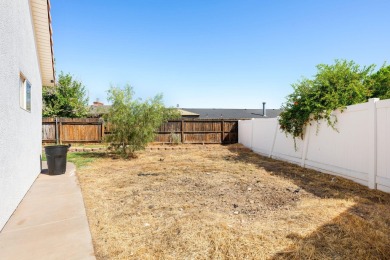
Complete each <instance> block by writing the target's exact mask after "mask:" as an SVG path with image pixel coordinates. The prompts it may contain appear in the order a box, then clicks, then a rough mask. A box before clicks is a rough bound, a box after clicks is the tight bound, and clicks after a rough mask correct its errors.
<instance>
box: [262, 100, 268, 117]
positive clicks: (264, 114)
mask: <svg viewBox="0 0 390 260" xmlns="http://www.w3.org/2000/svg"><path fill="white" fill-rule="evenodd" d="M265 104H266V103H265V102H263V116H267V112H266V111H265Z"/></svg>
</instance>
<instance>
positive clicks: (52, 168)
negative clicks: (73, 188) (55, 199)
mask: <svg viewBox="0 0 390 260" xmlns="http://www.w3.org/2000/svg"><path fill="white" fill-rule="evenodd" d="M68 148H69V146H67V145H53V146H45V153H46V159H47V168H48V170H49V174H50V175H58V174H64V173H65V172H66V155H67V153H68Z"/></svg>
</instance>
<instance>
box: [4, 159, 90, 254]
mask: <svg viewBox="0 0 390 260" xmlns="http://www.w3.org/2000/svg"><path fill="white" fill-rule="evenodd" d="M43 168H46V165H44V166H43ZM75 172H76V169H75V166H74V165H73V164H71V163H68V164H67V171H66V173H65V174H62V175H52V176H51V175H48V174H47V170H43V171H42V173H41V174H40V175H39V176H38V178H37V179H36V180H35V182H34V184H33V185H32V186H31V188H30V190H29V191H28V192H27V194H26V196H25V197H24V199H23V200H22V202H21V203H20V204H19V206H18V208H17V209H16V211H15V212H14V214H13V215H12V217H11V219H10V220H9V221H8V223H7V224H6V225H5V227H4V228H3V230H2V231H1V233H0V259H95V256H94V251H93V246H92V238H91V233H90V230H89V226H88V221H87V216H86V213H85V207H84V202H83V198H82V194H81V190H80V186H79V184H78V181H77V177H76V175H75Z"/></svg>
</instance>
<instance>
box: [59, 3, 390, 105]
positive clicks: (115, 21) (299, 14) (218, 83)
mask: <svg viewBox="0 0 390 260" xmlns="http://www.w3.org/2000/svg"><path fill="white" fill-rule="evenodd" d="M51 6H52V9H51V13H52V19H53V30H54V33H53V37H54V53H55V59H56V70H57V72H60V71H64V72H66V73H68V72H69V73H71V74H72V75H74V76H75V78H77V79H78V80H81V81H82V82H83V83H84V85H85V86H86V88H87V89H88V93H89V98H90V102H92V101H94V100H96V98H99V100H100V101H103V102H106V97H107V93H106V91H107V89H108V88H109V87H110V85H116V86H123V85H125V84H126V83H129V84H130V85H132V86H133V88H134V90H135V92H136V97H141V98H148V97H152V96H154V95H155V94H157V93H163V94H164V101H165V104H166V105H168V106H176V105H177V104H179V105H180V107H188V108H189V107H193V108H259V107H261V103H262V102H263V101H265V102H267V107H268V108H279V107H280V106H281V104H282V103H283V102H284V100H285V97H286V96H287V95H288V94H289V93H291V92H292V88H291V84H292V83H295V82H297V81H298V80H299V79H301V78H302V76H304V77H311V76H313V75H314V74H315V72H316V69H315V66H316V65H317V64H319V63H327V64H329V63H333V61H334V60H335V59H348V60H350V59H352V60H354V61H356V62H357V63H359V64H361V65H369V64H377V65H378V67H379V66H381V65H382V64H383V63H384V62H385V61H388V62H390V15H389V10H390V1H388V0H383V1H379V0H371V1H368V0H367V1H360V0H353V1H352V0H343V1H340V0H326V1H325V0H322V1H320V0H311V1H305V0H300V1H298V0H297V1H287V0H286V1H277V0H275V1H272V0H269V1H261V0H253V1H252V0H122V1H120V0H117V1H107V0H94V1H87V0H84V1H75V0H66V1H64V0H51Z"/></svg>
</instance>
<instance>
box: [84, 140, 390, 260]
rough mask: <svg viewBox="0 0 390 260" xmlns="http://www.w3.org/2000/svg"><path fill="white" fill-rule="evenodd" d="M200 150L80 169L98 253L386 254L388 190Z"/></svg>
mask: <svg viewBox="0 0 390 260" xmlns="http://www.w3.org/2000/svg"><path fill="white" fill-rule="evenodd" d="M200 147H201V148H202V149H195V150H184V151H183V150H167V151H161V150H159V151H148V152H143V153H141V154H140V155H139V157H138V158H137V159H132V160H128V161H126V160H120V159H112V158H110V157H103V158H101V159H98V160H96V161H95V162H94V163H93V164H90V165H89V166H87V167H83V168H81V169H80V170H79V171H78V177H79V180H80V184H81V187H82V190H83V195H84V200H85V204H86V207H87V214H88V218H89V224H90V228H91V232H92V236H93V242H94V246H95V252H96V256H97V258H98V259H386V258H390V194H386V193H383V192H379V191H372V190H368V189H367V188H365V187H363V186H361V185H358V184H355V183H353V182H350V181H348V180H345V179H342V178H338V177H337V178H336V177H334V176H331V175H327V174H322V173H318V172H316V171H312V170H308V169H302V168H300V167H298V166H295V165H292V164H288V163H284V162H280V161H276V160H272V159H268V158H265V157H262V156H259V155H256V154H254V153H252V152H250V151H245V150H239V149H236V148H235V147H236V146H228V147H223V146H213V147H212V149H205V147H207V146H200Z"/></svg>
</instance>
